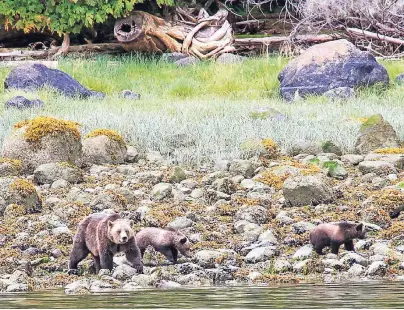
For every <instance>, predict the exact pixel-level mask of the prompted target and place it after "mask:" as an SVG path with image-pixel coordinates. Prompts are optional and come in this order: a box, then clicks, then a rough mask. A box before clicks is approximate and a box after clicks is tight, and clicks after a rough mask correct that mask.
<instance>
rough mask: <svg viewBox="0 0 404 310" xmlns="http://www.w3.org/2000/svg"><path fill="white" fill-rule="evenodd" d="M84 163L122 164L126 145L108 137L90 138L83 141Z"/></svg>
mask: <svg viewBox="0 0 404 310" xmlns="http://www.w3.org/2000/svg"><path fill="white" fill-rule="evenodd" d="M82 143H83V162H85V163H87V164H115V165H116V164H122V163H124V162H125V158H126V144H125V143H124V142H121V141H117V140H115V139H113V138H111V137H110V136H108V135H104V134H100V135H97V136H90V137H87V138H85V139H84V140H83V142H82Z"/></svg>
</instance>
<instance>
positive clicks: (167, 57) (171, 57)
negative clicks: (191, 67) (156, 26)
mask: <svg viewBox="0 0 404 310" xmlns="http://www.w3.org/2000/svg"><path fill="white" fill-rule="evenodd" d="M187 57H188V55H187V54H183V53H178V52H174V53H164V54H163V55H162V56H161V60H162V61H167V62H176V61H177V60H180V59H183V58H187Z"/></svg>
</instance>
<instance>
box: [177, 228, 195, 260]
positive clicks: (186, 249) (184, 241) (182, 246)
mask: <svg viewBox="0 0 404 310" xmlns="http://www.w3.org/2000/svg"><path fill="white" fill-rule="evenodd" d="M174 243H175V247H176V249H177V250H178V251H180V253H181V254H182V255H184V256H187V257H190V256H191V252H190V249H191V243H190V242H189V240H188V238H187V237H186V236H185V235H184V234H183V233H182V232H180V231H176V232H175V236H174Z"/></svg>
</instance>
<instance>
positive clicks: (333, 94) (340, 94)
mask: <svg viewBox="0 0 404 310" xmlns="http://www.w3.org/2000/svg"><path fill="white" fill-rule="evenodd" d="M324 96H326V97H328V98H332V99H348V98H351V97H354V96H355V90H354V89H353V88H351V87H336V88H333V89H330V90H328V91H326V92H325V93H324Z"/></svg>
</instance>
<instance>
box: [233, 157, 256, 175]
mask: <svg viewBox="0 0 404 310" xmlns="http://www.w3.org/2000/svg"><path fill="white" fill-rule="evenodd" d="M254 170H255V167H254V166H253V164H252V163H251V162H250V161H248V160H241V159H237V160H233V161H232V162H231V163H230V167H229V172H230V173H231V174H232V175H242V176H243V177H245V178H246V179H251V178H252V177H253V175H254Z"/></svg>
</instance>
